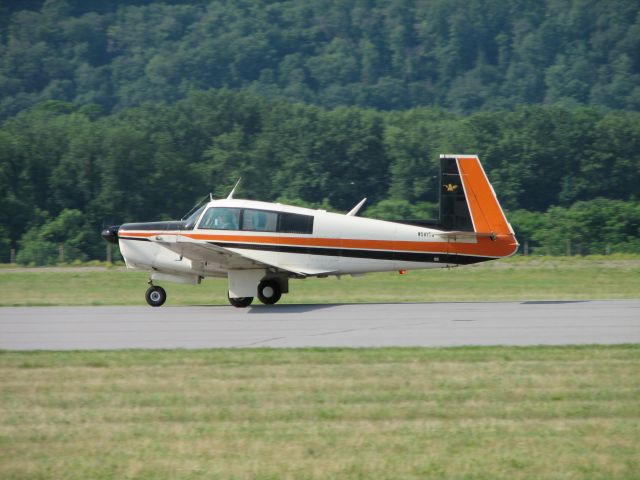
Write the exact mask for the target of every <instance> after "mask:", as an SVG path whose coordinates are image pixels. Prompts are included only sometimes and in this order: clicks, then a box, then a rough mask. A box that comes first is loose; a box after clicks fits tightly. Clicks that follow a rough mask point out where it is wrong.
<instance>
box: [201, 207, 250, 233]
mask: <svg viewBox="0 0 640 480" xmlns="http://www.w3.org/2000/svg"><path fill="white" fill-rule="evenodd" d="M239 225H240V209H239V208H225V207H213V208H210V209H209V210H207V211H206V213H205V214H204V216H203V217H202V220H201V221H200V225H198V228H207V229H212V230H240V228H239Z"/></svg>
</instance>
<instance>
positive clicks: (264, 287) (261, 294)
mask: <svg viewBox="0 0 640 480" xmlns="http://www.w3.org/2000/svg"><path fill="white" fill-rule="evenodd" d="M281 296H282V289H281V288H280V284H279V283H278V282H276V281H275V280H265V281H264V282H260V284H259V285H258V298H259V299H260V301H261V302H262V303H264V304H265V305H273V304H274V303H276V302H277V301H278V300H280V297H281Z"/></svg>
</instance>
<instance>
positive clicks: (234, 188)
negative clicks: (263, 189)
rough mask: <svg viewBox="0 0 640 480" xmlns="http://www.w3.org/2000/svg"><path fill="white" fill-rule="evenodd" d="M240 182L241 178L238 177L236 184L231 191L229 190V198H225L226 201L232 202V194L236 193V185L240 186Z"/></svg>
mask: <svg viewBox="0 0 640 480" xmlns="http://www.w3.org/2000/svg"><path fill="white" fill-rule="evenodd" d="M240 180H242V177H240V178H239V179H238V181H237V182H236V186H235V187H233V190H231V193H229V196H228V197H227V200H232V199H233V194H234V193H236V188H238V185H240Z"/></svg>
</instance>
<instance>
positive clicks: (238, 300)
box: [227, 293, 253, 308]
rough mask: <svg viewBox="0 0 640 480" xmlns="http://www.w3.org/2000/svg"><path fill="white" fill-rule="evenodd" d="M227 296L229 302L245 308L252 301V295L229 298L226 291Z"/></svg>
mask: <svg viewBox="0 0 640 480" xmlns="http://www.w3.org/2000/svg"><path fill="white" fill-rule="evenodd" d="M227 298H228V299H229V303H230V304H231V305H233V306H234V307H236V308H246V307H248V306H249V305H251V302H253V297H240V298H231V297H230V296H229V294H228V293H227Z"/></svg>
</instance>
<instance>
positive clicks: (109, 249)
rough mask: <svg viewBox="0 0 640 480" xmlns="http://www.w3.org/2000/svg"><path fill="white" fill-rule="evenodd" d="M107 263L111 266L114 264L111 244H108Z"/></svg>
mask: <svg viewBox="0 0 640 480" xmlns="http://www.w3.org/2000/svg"><path fill="white" fill-rule="evenodd" d="M107 263H109V264H111V263H113V260H112V257H111V244H110V243H109V242H107Z"/></svg>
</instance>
